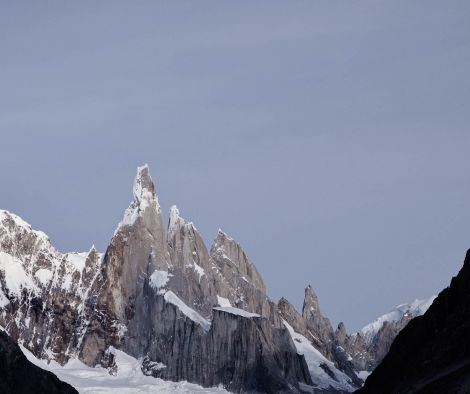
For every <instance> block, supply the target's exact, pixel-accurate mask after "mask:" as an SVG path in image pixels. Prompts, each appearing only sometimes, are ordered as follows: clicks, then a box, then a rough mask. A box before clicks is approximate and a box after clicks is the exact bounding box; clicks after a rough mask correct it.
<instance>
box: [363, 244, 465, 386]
mask: <svg viewBox="0 0 470 394" xmlns="http://www.w3.org/2000/svg"><path fill="white" fill-rule="evenodd" d="M469 300H470V251H468V252H467V255H466V258H465V262H464V265H463V268H462V269H461V270H460V272H459V274H458V275H457V276H456V277H454V278H453V279H452V281H451V283H450V286H449V287H447V288H446V289H444V290H443V291H442V292H441V293H440V294H439V295H438V297H437V298H436V299H435V300H434V302H433V303H432V305H431V306H430V307H429V309H428V310H427V312H426V313H425V314H424V315H422V316H420V317H417V318H415V319H413V320H411V321H410V322H409V324H408V325H407V326H406V327H405V328H404V329H403V330H402V331H401V332H400V333H399V334H398V336H397V337H396V339H395V341H394V342H393V344H392V346H391V347H390V351H389V352H388V354H387V355H386V356H385V358H384V359H383V361H382V363H381V364H380V365H379V366H378V367H377V368H376V369H375V371H374V372H373V373H372V374H371V375H370V376H369V378H368V379H367V381H366V383H365V386H364V388H363V389H362V390H360V391H359V392H360V393H379V392H380V393H384V394H386V393H398V394H400V393H467V392H469V391H470V369H469V360H470V336H469V333H470V310H469V308H468V304H469Z"/></svg>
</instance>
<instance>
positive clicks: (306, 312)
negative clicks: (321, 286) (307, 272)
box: [302, 285, 321, 319]
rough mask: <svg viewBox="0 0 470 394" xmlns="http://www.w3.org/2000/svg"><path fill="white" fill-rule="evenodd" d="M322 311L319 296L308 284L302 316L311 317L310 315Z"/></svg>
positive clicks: (312, 315)
mask: <svg viewBox="0 0 470 394" xmlns="http://www.w3.org/2000/svg"><path fill="white" fill-rule="evenodd" d="M320 313H321V312H320V305H319V303H318V297H317V295H316V294H315V291H314V290H313V287H312V286H311V285H308V286H307V287H306V288H305V297H304V304H303V307H302V316H303V317H304V318H305V319H309V318H310V317H315V316H317V315H319V314H320Z"/></svg>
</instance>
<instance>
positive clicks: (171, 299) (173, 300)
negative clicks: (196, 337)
mask: <svg viewBox="0 0 470 394" xmlns="http://www.w3.org/2000/svg"><path fill="white" fill-rule="evenodd" d="M164 297H165V301H166V302H168V303H170V304H173V305H175V306H176V307H177V308H178V309H179V310H180V311H181V312H182V313H183V314H184V315H185V316H187V317H189V318H190V319H191V320H192V321H193V322H195V323H197V324H199V325H201V326H202V328H203V329H204V331H209V328H210V326H211V323H210V322H209V321H207V320H206V319H204V318H203V317H202V316H201V315H200V314H199V313H197V312H196V311H195V310H194V309H192V308H190V307H189V306H187V305H186V304H185V303H184V302H183V301H182V300H181V299H180V298H179V297H178V296H177V295H176V294H175V293H173V292H172V291H171V290H168V291H167V292H165V296H164Z"/></svg>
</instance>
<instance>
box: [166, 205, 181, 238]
mask: <svg viewBox="0 0 470 394" xmlns="http://www.w3.org/2000/svg"><path fill="white" fill-rule="evenodd" d="M184 225H185V222H184V219H183V218H182V217H181V216H180V211H179V210H178V208H177V207H176V205H173V206H172V207H171V208H170V220H169V222H168V239H170V238H171V237H172V236H173V235H174V234H175V233H176V231H177V230H178V229H179V228H181V227H183V226H184Z"/></svg>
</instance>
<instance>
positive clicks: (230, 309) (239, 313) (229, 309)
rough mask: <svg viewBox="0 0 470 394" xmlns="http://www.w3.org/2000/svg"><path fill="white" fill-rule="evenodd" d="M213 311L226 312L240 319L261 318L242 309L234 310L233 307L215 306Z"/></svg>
mask: <svg viewBox="0 0 470 394" xmlns="http://www.w3.org/2000/svg"><path fill="white" fill-rule="evenodd" d="M213 309H214V310H215V311H221V312H227V313H230V314H232V315H236V316H242V317H246V318H251V317H261V316H260V315H258V314H257V313H251V312H247V311H245V310H244V309H239V308H235V307H233V306H217V307H215V308H213Z"/></svg>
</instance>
